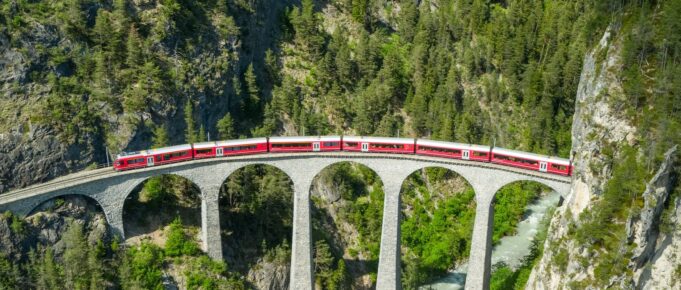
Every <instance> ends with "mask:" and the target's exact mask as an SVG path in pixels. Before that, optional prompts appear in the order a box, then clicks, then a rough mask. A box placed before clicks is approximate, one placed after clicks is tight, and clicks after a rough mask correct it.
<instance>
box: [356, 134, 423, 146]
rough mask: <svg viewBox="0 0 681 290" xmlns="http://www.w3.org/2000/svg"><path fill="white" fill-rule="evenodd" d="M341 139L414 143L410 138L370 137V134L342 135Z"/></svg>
mask: <svg viewBox="0 0 681 290" xmlns="http://www.w3.org/2000/svg"><path fill="white" fill-rule="evenodd" d="M343 141H344V142H345V141H350V142H378V143H400V144H407V143H408V144H414V139H412V138H392V137H370V136H343Z"/></svg>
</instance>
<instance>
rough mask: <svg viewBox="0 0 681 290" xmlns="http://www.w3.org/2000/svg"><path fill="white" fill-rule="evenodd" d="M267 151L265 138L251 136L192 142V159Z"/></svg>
mask: <svg viewBox="0 0 681 290" xmlns="http://www.w3.org/2000/svg"><path fill="white" fill-rule="evenodd" d="M266 152H267V138H251V139H240V140H229V141H215V142H203V143H196V144H194V159H202V158H213V157H223V156H232V155H246V154H257V153H266Z"/></svg>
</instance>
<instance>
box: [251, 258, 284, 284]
mask: <svg viewBox="0 0 681 290" xmlns="http://www.w3.org/2000/svg"><path fill="white" fill-rule="evenodd" d="M290 273H291V268H290V267H289V265H288V263H286V262H284V263H277V262H276V261H269V260H268V259H265V258H263V259H260V261H259V262H258V263H257V264H256V266H255V267H252V268H251V270H250V271H249V272H248V281H250V282H251V283H253V286H254V287H255V289H260V290H281V289H288V287H289V274H290Z"/></svg>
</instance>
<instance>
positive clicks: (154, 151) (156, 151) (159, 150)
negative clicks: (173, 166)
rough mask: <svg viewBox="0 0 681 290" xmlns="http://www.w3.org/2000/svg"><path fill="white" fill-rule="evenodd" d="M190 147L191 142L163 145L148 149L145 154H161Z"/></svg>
mask: <svg viewBox="0 0 681 290" xmlns="http://www.w3.org/2000/svg"><path fill="white" fill-rule="evenodd" d="M190 149H192V145H191V144H182V145H175V146H170V147H163V148H157V149H149V150H147V152H146V154H147V155H153V154H163V153H170V152H177V151H184V150H190Z"/></svg>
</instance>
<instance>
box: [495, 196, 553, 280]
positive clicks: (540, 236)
mask: <svg viewBox="0 0 681 290" xmlns="http://www.w3.org/2000/svg"><path fill="white" fill-rule="evenodd" d="M554 211H555V208H554V209H549V210H547V212H546V214H545V215H544V219H543V220H542V221H541V223H540V224H539V228H538V229H537V235H536V236H535V238H534V240H532V246H531V247H530V254H529V255H527V256H525V257H524V258H523V261H522V263H521V264H520V266H519V267H518V268H517V269H515V270H512V269H511V268H510V267H508V266H507V265H505V264H503V263H500V264H498V265H494V268H493V270H492V277H491V279H490V280H491V281H490V289H493V290H496V289H499V290H501V289H504V290H505V289H516V290H520V289H525V285H526V284H527V280H528V279H529V278H530V273H531V272H532V269H533V268H534V266H535V265H536V264H537V263H538V262H539V260H540V259H541V258H542V255H543V253H544V242H545V241H546V237H547V233H548V228H549V224H550V223H551V218H552V216H553V212H554Z"/></svg>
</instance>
